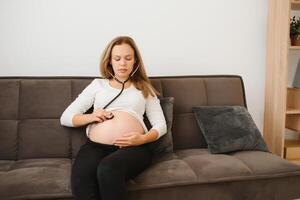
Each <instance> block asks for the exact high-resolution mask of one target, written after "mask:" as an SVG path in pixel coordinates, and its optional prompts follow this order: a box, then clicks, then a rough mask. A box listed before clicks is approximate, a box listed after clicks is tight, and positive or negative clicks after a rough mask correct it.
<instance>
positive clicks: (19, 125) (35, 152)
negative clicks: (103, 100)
mask: <svg viewBox="0 0 300 200" xmlns="http://www.w3.org/2000/svg"><path fill="white" fill-rule="evenodd" d="M94 78H95V77H1V78H0V91H1V92H0V160H19V159H29V158H58V157H62V158H72V157H73V158H74V156H75V155H76V154H77V151H78V149H79V147H80V145H81V144H82V143H83V142H84V141H85V139H86V136H85V128H84V127H82V128H68V127H62V126H61V125H60V121H59V119H60V116H61V114H62V112H63V111H64V110H65V108H66V107H67V106H68V105H69V104H70V103H71V102H72V101H73V100H74V99H75V98H76V97H77V96H78V94H79V93H80V92H81V91H82V90H83V89H84V88H85V87H86V86H87V85H88V84H89V83H90V82H91V81H92V80H93V79H94ZM150 80H151V82H152V84H153V85H154V87H155V88H156V89H157V90H158V91H159V92H160V93H161V95H162V96H165V97H171V96H172V97H174V98H175V104H174V120H173V127H172V133H173V140H174V141H173V142H174V149H175V150H177V149H187V148H205V147H206V146H207V145H206V142H205V140H204V138H203V135H202V133H201V132H200V130H199V128H198V127H197V124H196V120H195V118H194V115H193V113H192V107H193V106H201V105H241V106H245V107H246V101H245V92H244V85H243V81H242V78H241V77H240V76H231V75H219V76H177V77H151V78H150Z"/></svg>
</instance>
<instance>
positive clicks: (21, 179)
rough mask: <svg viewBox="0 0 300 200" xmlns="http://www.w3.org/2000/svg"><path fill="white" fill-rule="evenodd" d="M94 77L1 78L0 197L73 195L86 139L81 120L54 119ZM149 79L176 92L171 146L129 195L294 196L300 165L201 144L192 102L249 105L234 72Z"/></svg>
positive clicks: (228, 199)
mask: <svg viewBox="0 0 300 200" xmlns="http://www.w3.org/2000/svg"><path fill="white" fill-rule="evenodd" d="M94 78H96V77H0V90H1V92H0V110H1V112H0V199H1V200H2V199H5V200H28V199H37V200H42V199H48V200H54V199H55V200H67V199H68V200H72V199H73V197H72V195H71V190H70V172H71V165H72V162H74V159H75V157H76V155H77V152H78V150H79V148H80V146H81V145H82V144H84V143H85V141H86V136H85V127H80V128H69V127H62V126H60V124H59V118H60V115H61V114H62V112H63V111H64V109H65V108H66V107H67V106H68V105H69V104H70V103H71V102H72V101H73V100H74V99H75V98H76V97H77V95H78V94H79V93H80V92H81V91H82V90H83V89H84V88H85V87H86V86H87V85H88V84H89V83H90V82H91V81H92V80H93V79H94ZM97 78H98V77H97ZM150 80H151V82H152V84H153V85H154V87H155V88H156V89H157V90H158V91H159V92H160V94H161V96H162V97H174V99H175V101H174V104H173V108H174V109H173V124H172V136H173V150H174V151H173V152H169V153H161V154H158V155H159V156H155V158H154V160H153V163H152V164H151V166H150V167H149V168H148V169H146V170H145V171H143V172H142V173H141V174H139V175H138V176H137V177H135V178H134V179H132V180H129V181H128V183H127V186H128V190H129V199H130V200H153V199H156V200H165V199H172V200H173V199H174V200H183V199H184V200H195V199H199V200H201V199H205V200H212V199H222V200H240V199H243V200H253V199H258V200H260V199H262V200H265V199H268V200H273V199H274V200H275V199H280V200H285V199H297V198H300V190H299V185H300V167H299V166H298V165H295V164H292V163H289V162H287V161H286V160H283V159H281V158H279V157H278V156H275V155H273V154H271V153H266V152H262V151H239V152H232V153H227V154H226V155H225V154H210V153H209V151H208V149H207V143H206V141H205V139H204V136H203V134H202V132H201V131H199V127H198V125H197V120H196V119H195V117H194V114H193V112H192V107H195V106H232V105H239V106H244V107H247V104H246V100H245V94H244V86H243V81H242V78H241V77H240V76H235V75H218V76H216V75H214V76H178V77H151V78H150ZM88 112H89V111H88Z"/></svg>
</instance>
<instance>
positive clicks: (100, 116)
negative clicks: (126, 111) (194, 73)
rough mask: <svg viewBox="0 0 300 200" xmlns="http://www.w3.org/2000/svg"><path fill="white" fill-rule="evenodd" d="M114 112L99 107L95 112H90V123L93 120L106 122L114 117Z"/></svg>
mask: <svg viewBox="0 0 300 200" xmlns="http://www.w3.org/2000/svg"><path fill="white" fill-rule="evenodd" d="M112 115H113V114H112V113H111V112H108V111H106V110H104V109H102V108H97V109H95V110H94V112H93V113H91V114H89V118H90V123H92V122H104V121H105V120H107V119H110V118H111V117H112Z"/></svg>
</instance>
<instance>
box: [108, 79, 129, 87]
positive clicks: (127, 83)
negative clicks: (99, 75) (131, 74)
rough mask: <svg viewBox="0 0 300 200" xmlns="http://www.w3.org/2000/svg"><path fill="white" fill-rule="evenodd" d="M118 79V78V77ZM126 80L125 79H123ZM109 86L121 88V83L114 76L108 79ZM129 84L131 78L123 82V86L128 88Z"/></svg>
mask: <svg viewBox="0 0 300 200" xmlns="http://www.w3.org/2000/svg"><path fill="white" fill-rule="evenodd" d="M119 80H120V79H119ZM125 80H126V79H125ZM125 80H120V81H125ZM109 82H110V84H111V86H113V87H115V88H122V84H121V83H120V82H118V81H117V80H115V79H114V78H112V79H110V80H109ZM130 85H131V80H128V81H127V82H126V83H125V88H128V87H130Z"/></svg>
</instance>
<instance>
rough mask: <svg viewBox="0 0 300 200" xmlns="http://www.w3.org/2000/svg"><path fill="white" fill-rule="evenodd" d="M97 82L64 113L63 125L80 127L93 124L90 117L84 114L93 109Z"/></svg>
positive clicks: (80, 95)
mask: <svg viewBox="0 0 300 200" xmlns="http://www.w3.org/2000/svg"><path fill="white" fill-rule="evenodd" d="M96 81H97V80H96V79H94V80H93V81H92V82H91V83H90V84H89V85H88V86H87V87H86V88H85V89H84V90H83V91H82V92H81V93H80V94H79V95H78V97H77V98H76V99H75V100H74V101H73V102H72V103H71V104H70V105H69V106H68V107H67V108H66V110H65V111H64V112H63V113H62V115H61V117H60V123H61V125H63V126H68V127H78V126H83V125H85V124H87V123H90V122H91V118H90V116H89V115H88V114H83V113H85V112H86V111H87V110H88V109H89V108H90V107H92V105H93V103H94V100H95V93H96V89H97V82H96ZM73 118H74V120H73Z"/></svg>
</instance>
